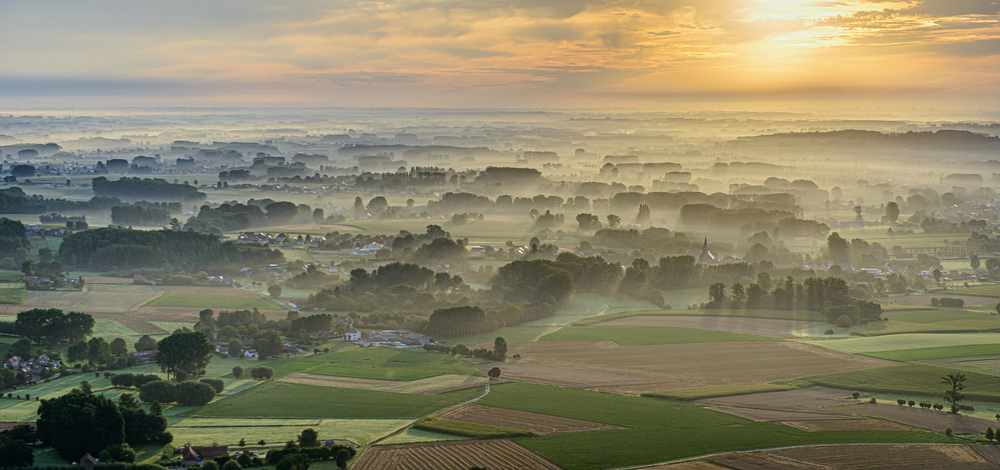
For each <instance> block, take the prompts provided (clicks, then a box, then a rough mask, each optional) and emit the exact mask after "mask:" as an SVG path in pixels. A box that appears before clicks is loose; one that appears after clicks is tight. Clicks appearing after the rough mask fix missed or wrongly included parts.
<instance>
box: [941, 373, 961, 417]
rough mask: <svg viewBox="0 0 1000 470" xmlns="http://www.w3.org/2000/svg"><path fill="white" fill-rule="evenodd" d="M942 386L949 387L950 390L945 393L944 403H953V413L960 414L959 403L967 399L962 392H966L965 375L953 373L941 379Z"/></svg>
mask: <svg viewBox="0 0 1000 470" xmlns="http://www.w3.org/2000/svg"><path fill="white" fill-rule="evenodd" d="M941 384H942V385H947V386H948V387H949V388H948V389H947V390H945V391H944V397H943V398H944V401H946V402H948V403H951V413H952V414H957V413H958V409H959V408H958V403H959V402H960V401H962V400H964V399H965V394H964V393H962V390H965V374H963V373H961V372H951V373H949V374H948V375H946V376H944V377H941Z"/></svg>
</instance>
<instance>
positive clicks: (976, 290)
mask: <svg viewBox="0 0 1000 470" xmlns="http://www.w3.org/2000/svg"><path fill="white" fill-rule="evenodd" d="M949 295H978V296H980V297H995V298H1000V284H979V285H975V286H970V287H959V288H957V289H952V290H949V291H948V292H942V293H941V297H948V296H949Z"/></svg>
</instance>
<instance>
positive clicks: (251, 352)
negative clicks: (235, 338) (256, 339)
mask: <svg viewBox="0 0 1000 470" xmlns="http://www.w3.org/2000/svg"><path fill="white" fill-rule="evenodd" d="M243 357H245V358H248V359H257V357H259V355H258V354H257V350H256V349H247V350H246V351H243Z"/></svg>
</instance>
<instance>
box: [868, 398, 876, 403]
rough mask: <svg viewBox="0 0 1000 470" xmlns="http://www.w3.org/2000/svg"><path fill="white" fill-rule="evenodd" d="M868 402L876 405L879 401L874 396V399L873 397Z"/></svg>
mask: <svg viewBox="0 0 1000 470" xmlns="http://www.w3.org/2000/svg"><path fill="white" fill-rule="evenodd" d="M868 403H871V404H873V405H874V404H876V403H878V401H877V400H875V397H872V399H871V400H868Z"/></svg>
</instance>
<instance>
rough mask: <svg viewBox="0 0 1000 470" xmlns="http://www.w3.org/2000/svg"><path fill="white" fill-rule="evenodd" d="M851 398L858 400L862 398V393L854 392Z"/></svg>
mask: <svg viewBox="0 0 1000 470" xmlns="http://www.w3.org/2000/svg"><path fill="white" fill-rule="evenodd" d="M851 396H852V397H854V398H855V399H857V398H858V397H860V396H861V392H854V393H852V394H851Z"/></svg>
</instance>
